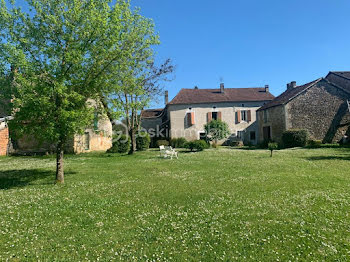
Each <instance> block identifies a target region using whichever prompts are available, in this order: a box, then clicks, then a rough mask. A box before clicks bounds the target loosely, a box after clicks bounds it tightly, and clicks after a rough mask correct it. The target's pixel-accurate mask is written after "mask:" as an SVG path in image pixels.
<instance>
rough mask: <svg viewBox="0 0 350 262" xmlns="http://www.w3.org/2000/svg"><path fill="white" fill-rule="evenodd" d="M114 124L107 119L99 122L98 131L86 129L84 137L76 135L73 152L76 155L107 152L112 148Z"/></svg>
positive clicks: (104, 118)
mask: <svg viewBox="0 0 350 262" xmlns="http://www.w3.org/2000/svg"><path fill="white" fill-rule="evenodd" d="M112 136H113V131H112V123H111V122H110V121H109V120H108V118H107V117H103V118H101V119H100V120H99V121H98V129H97V130H94V129H91V128H89V129H86V130H85V132H84V134H83V135H75V136H74V138H73V141H72V148H71V151H72V152H73V153H75V154H80V153H86V152H93V151H106V150H108V149H110V148H111V147H112Z"/></svg>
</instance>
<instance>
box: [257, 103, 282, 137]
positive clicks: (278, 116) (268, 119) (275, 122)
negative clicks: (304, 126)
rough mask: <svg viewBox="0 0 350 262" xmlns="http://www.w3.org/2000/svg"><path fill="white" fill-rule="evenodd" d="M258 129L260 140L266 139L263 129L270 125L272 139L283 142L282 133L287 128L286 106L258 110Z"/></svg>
mask: <svg viewBox="0 0 350 262" xmlns="http://www.w3.org/2000/svg"><path fill="white" fill-rule="evenodd" d="M257 113H258V126H259V127H258V129H259V142H262V141H264V137H263V135H264V134H263V129H264V127H268V126H269V127H270V135H271V139H272V140H273V141H276V142H281V140H282V133H283V132H284V131H285V130H286V121H285V107H284V105H280V106H275V107H271V108H268V109H265V110H262V111H258V112H257ZM264 114H266V116H264Z"/></svg>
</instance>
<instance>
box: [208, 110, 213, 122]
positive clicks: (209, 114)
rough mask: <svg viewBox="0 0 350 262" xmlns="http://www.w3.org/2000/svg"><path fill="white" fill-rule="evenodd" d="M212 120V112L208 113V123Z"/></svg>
mask: <svg viewBox="0 0 350 262" xmlns="http://www.w3.org/2000/svg"><path fill="white" fill-rule="evenodd" d="M212 119H213V115H212V112H208V123H209V122H210V121H211V120H212Z"/></svg>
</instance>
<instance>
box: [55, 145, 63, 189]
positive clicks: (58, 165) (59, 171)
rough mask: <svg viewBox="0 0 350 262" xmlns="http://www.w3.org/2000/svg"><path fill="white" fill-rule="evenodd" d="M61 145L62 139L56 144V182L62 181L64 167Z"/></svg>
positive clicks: (60, 182)
mask: <svg viewBox="0 0 350 262" xmlns="http://www.w3.org/2000/svg"><path fill="white" fill-rule="evenodd" d="M63 147H64V143H63V142H62V141H60V142H58V145H57V152H56V153H57V155H56V183H58V184H63V183H64V167H63V154H64V151H63Z"/></svg>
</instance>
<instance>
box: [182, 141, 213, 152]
mask: <svg viewBox="0 0 350 262" xmlns="http://www.w3.org/2000/svg"><path fill="white" fill-rule="evenodd" d="M186 148H188V149H190V150H191V151H194V150H196V151H203V150H204V149H207V148H209V144H208V143H207V142H205V141H204V140H195V141H190V142H187V143H186Z"/></svg>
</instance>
